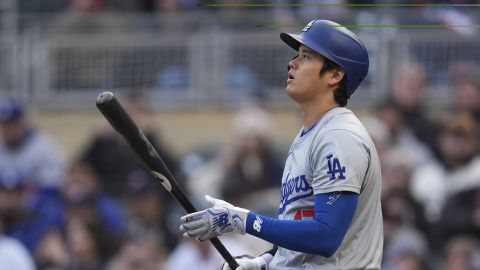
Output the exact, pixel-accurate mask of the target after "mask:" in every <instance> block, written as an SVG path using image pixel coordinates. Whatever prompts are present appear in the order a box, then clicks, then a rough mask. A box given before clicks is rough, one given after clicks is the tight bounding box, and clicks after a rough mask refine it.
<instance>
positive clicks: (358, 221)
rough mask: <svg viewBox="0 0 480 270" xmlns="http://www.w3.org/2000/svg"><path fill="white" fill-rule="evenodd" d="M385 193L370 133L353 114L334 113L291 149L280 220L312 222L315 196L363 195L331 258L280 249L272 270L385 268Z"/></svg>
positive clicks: (287, 163)
mask: <svg viewBox="0 0 480 270" xmlns="http://www.w3.org/2000/svg"><path fill="white" fill-rule="evenodd" d="M380 190H381V171H380V162H379V158H378V155H377V151H376V150H375V147H374V145H373V142H372V140H371V139H370V136H369V135H368V133H367V131H366V130H365V128H364V127H363V125H362V124H361V122H360V120H358V118H357V117H356V116H355V115H354V114H353V112H352V111H350V110H349V109H347V108H343V107H337V108H334V109H331V110H330V111H328V112H327V113H326V114H325V115H324V116H323V117H322V118H321V119H320V121H319V122H318V123H317V124H316V125H315V126H314V127H313V128H312V129H311V130H310V131H309V132H308V133H306V134H305V135H303V136H301V133H299V134H298V135H297V137H296V138H295V140H294V142H293V144H292V146H291V148H290V151H289V153H288V157H287V160H286V163H285V169H284V172H283V179H282V191H281V202H280V207H279V218H280V219H288V220H300V219H312V218H313V216H314V211H313V210H314V195H316V194H323V193H330V192H335V191H350V192H355V193H357V194H359V199H358V205H357V210H356V212H355V215H354V217H353V221H352V224H351V225H350V228H349V230H348V232H347V234H346V235H345V238H344V239H343V242H342V244H341V245H340V247H339V248H338V250H337V251H336V252H335V254H334V255H333V256H332V257H322V256H319V255H313V254H305V253H300V252H295V251H291V250H288V249H284V248H281V247H279V249H278V251H277V253H276V254H275V256H274V259H273V261H272V262H271V263H270V269H271V270H279V269H282V270H284V269H316V270H327V269H328V270H333V269H342V270H346V269H380V263H381V259H382V249H383V221H382V210H381V205H380ZM332 200H335V198H334V196H332ZM285 233H288V232H285Z"/></svg>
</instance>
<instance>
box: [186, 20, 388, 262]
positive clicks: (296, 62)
mask: <svg viewBox="0 0 480 270" xmlns="http://www.w3.org/2000/svg"><path fill="white" fill-rule="evenodd" d="M280 38H281V39H282V40H283V41H284V42H285V43H287V45H289V46H290V47H292V48H293V49H295V50H297V51H298V54H297V55H296V56H295V57H294V58H293V59H292V60H291V61H290V62H289V64H288V70H289V71H288V79H287V87H286V92H287V94H288V95H289V96H290V98H292V99H293V100H294V101H295V102H296V103H297V105H298V107H299V110H300V114H301V117H302V119H303V129H301V130H300V131H299V133H298V135H297V136H296V138H295V140H294V141H293V144H292V146H291V148H290V151H289V153H288V156H287V160H286V163H285V169H284V172H283V179H282V189H281V199H280V206H279V209H278V214H279V218H278V219H272V218H269V217H265V216H261V215H259V214H256V213H254V212H251V211H249V210H247V209H243V208H239V207H235V206H233V205H231V204H229V203H227V202H225V201H222V200H218V199H214V198H211V197H209V196H206V200H207V202H208V203H209V204H210V205H211V208H208V209H206V210H203V211H200V212H196V213H193V214H189V215H186V216H184V217H182V218H181V223H182V224H181V226H180V230H181V232H183V235H184V237H195V238H197V239H198V240H200V241H203V240H207V239H210V238H212V237H215V236H220V235H222V234H225V233H229V232H236V233H240V234H245V233H248V234H251V235H254V236H256V237H259V238H261V239H264V240H266V241H269V242H271V243H272V244H274V246H275V247H278V249H272V250H271V251H270V252H267V253H265V254H263V255H260V256H258V257H256V258H253V257H247V256H244V257H240V258H238V259H237V261H238V263H239V265H240V266H239V268H237V269H242V270H245V269H249V270H253V269H258V270H260V269H270V270H277V269H380V263H381V258H382V249H383V224H382V212H381V206H380V184H381V182H380V181H381V175H380V162H379V158H378V155H377V152H376V150H375V147H374V145H373V143H372V140H371V139H370V137H369V135H368V134H367V131H366V130H365V128H364V127H363V125H362V124H361V123H360V121H359V120H358V118H357V117H356V116H355V115H354V114H353V113H352V111H350V110H349V109H347V108H345V105H346V104H347V101H348V99H349V98H350V97H351V95H352V94H353V93H354V92H355V90H356V89H357V87H358V85H359V84H360V83H361V82H362V80H363V79H364V78H365V76H366V75H367V72H368V65H369V61H368V54H367V50H366V49H365V46H364V45H363V44H362V42H361V41H360V40H359V39H358V37H357V36H356V35H355V34H353V33H352V32H350V31H349V30H348V29H346V28H345V27H342V26H341V25H339V24H337V23H335V22H331V21H327V20H313V21H311V22H310V23H309V24H307V25H306V26H305V27H304V28H303V29H302V32H301V34H299V35H296V34H289V33H281V34H280ZM223 269H224V270H226V269H230V267H229V266H228V265H226V264H224V265H223Z"/></svg>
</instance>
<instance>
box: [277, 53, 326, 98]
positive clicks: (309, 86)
mask: <svg viewBox="0 0 480 270" xmlns="http://www.w3.org/2000/svg"><path fill="white" fill-rule="evenodd" d="M322 66H323V57H322V56H321V55H320V54H318V53H316V52H314V51H312V50H311V49H309V48H308V47H306V46H304V45H300V48H299V49H298V54H297V55H296V56H295V57H294V58H293V59H292V60H291V61H290V62H289V63H288V78H287V87H286V91H287V94H288V95H289V96H290V97H291V98H292V99H293V100H295V101H297V102H302V101H308V100H312V98H313V97H314V96H315V95H318V92H319V91H321V89H324V88H325V80H324V79H323V76H320V70H321V69H322Z"/></svg>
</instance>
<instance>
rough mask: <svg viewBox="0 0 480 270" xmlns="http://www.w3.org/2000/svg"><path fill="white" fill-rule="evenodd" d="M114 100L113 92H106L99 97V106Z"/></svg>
mask: <svg viewBox="0 0 480 270" xmlns="http://www.w3.org/2000/svg"><path fill="white" fill-rule="evenodd" d="M114 98H115V95H114V94H113V93H112V92H110V91H105V92H103V93H101V94H100V95H98V97H97V104H103V103H106V102H109V101H111V100H113V99H114Z"/></svg>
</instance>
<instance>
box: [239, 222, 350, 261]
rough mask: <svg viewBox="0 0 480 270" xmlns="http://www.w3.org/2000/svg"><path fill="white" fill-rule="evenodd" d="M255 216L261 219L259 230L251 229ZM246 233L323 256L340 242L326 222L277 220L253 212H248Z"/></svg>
mask: <svg viewBox="0 0 480 270" xmlns="http://www.w3.org/2000/svg"><path fill="white" fill-rule="evenodd" d="M257 217H259V218H261V220H263V223H262V225H261V226H262V227H261V230H260V231H257V230H255V229H253V223H254V222H255V220H256V219H257ZM249 228H250V229H249ZM247 233H249V234H251V235H254V236H257V237H259V238H262V239H264V240H266V241H268V242H270V243H273V244H276V245H279V246H281V247H284V248H287V249H290V250H294V251H298V252H305V253H311V254H317V255H321V256H325V257H330V256H332V255H333V254H334V253H335V251H336V250H337V248H338V247H339V246H340V243H341V239H338V238H339V237H335V235H336V234H335V230H334V229H333V228H331V227H330V226H329V225H328V224H325V223H321V222H318V221H315V220H278V219H272V218H268V217H264V216H260V215H256V214H255V213H251V214H249V217H248V220H247Z"/></svg>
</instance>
